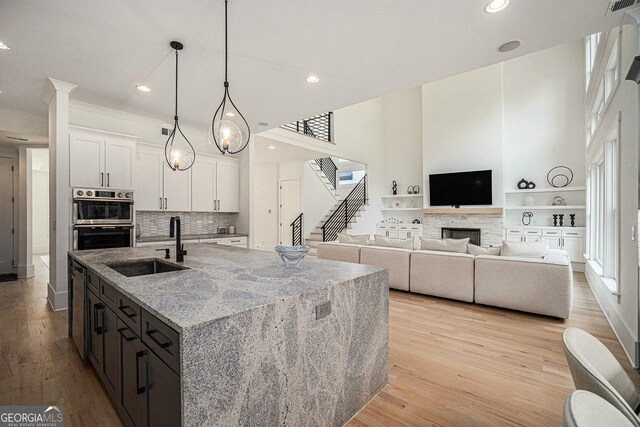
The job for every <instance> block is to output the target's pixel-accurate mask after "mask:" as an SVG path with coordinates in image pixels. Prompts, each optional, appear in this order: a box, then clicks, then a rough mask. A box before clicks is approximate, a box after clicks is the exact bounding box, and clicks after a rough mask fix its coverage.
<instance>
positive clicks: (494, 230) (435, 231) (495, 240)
mask: <svg viewBox="0 0 640 427" xmlns="http://www.w3.org/2000/svg"><path fill="white" fill-rule="evenodd" d="M503 224H504V223H503V215H502V214H501V213H444V214H443V213H437V214H434V213H424V214H423V221H422V236H423V237H427V238H431V239H440V238H441V236H442V228H443V227H444V228H447V227H448V228H479V229H480V230H481V243H482V246H485V247H488V246H500V245H501V244H502V239H503V236H504V231H503V228H504V225H503Z"/></svg>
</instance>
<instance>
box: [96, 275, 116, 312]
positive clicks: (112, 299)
mask: <svg viewBox="0 0 640 427" xmlns="http://www.w3.org/2000/svg"><path fill="white" fill-rule="evenodd" d="M100 301H102V302H103V303H104V304H105V305H106V306H107V307H109V308H110V309H111V310H113V311H118V307H117V305H118V291H116V288H114V287H113V286H111V285H110V284H109V283H107V282H105V281H104V280H100Z"/></svg>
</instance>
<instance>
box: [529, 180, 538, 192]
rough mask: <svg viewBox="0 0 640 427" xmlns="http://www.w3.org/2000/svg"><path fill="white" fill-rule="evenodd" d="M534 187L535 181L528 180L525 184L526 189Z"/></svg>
mask: <svg viewBox="0 0 640 427" xmlns="http://www.w3.org/2000/svg"><path fill="white" fill-rule="evenodd" d="M534 188H536V183H535V182H533V181H529V183H528V184H527V190H533V189H534Z"/></svg>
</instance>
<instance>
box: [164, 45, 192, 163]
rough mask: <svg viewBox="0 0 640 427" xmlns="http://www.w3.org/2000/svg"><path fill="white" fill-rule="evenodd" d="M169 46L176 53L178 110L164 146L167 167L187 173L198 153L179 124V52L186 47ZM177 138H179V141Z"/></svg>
mask: <svg viewBox="0 0 640 427" xmlns="http://www.w3.org/2000/svg"><path fill="white" fill-rule="evenodd" d="M169 45H170V46H171V48H172V49H174V50H175V51H176V109H175V115H174V116H173V130H172V131H171V133H170V134H169V138H168V139H167V143H166V144H165V146H164V158H165V160H166V161H167V165H169V167H170V168H171V169H173V170H174V171H176V170H177V171H186V170H187V169H189V168H190V167H191V166H193V163H194V162H195V161H196V152H195V150H194V149H193V145H191V143H190V142H189V140H188V139H187V137H186V136H184V133H182V129H180V124H179V123H178V51H179V50H182V48H183V47H184V46H183V45H182V43H180V42H177V41H172V42H171V43H169ZM178 132H179V133H180V135H182V138H180V137H179V136H178V135H177V134H178ZM176 136H178V139H177V140H176Z"/></svg>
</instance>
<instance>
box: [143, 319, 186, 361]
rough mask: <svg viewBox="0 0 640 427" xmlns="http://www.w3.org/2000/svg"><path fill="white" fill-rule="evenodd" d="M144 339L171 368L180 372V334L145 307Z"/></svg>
mask: <svg viewBox="0 0 640 427" xmlns="http://www.w3.org/2000/svg"><path fill="white" fill-rule="evenodd" d="M142 341H144V343H145V344H146V345H147V346H149V348H150V349H151V350H153V352H154V353H155V354H157V355H158V357H160V358H161V359H162V360H164V362H165V363H166V364H167V365H169V367H170V368H171V369H173V370H174V371H175V372H176V373H178V372H180V334H178V332H176V331H174V330H173V329H172V328H171V327H169V326H167V325H166V324H165V323H164V322H163V321H161V320H159V319H158V318H157V317H155V316H154V315H153V314H151V313H149V312H148V311H146V310H144V309H142Z"/></svg>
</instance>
